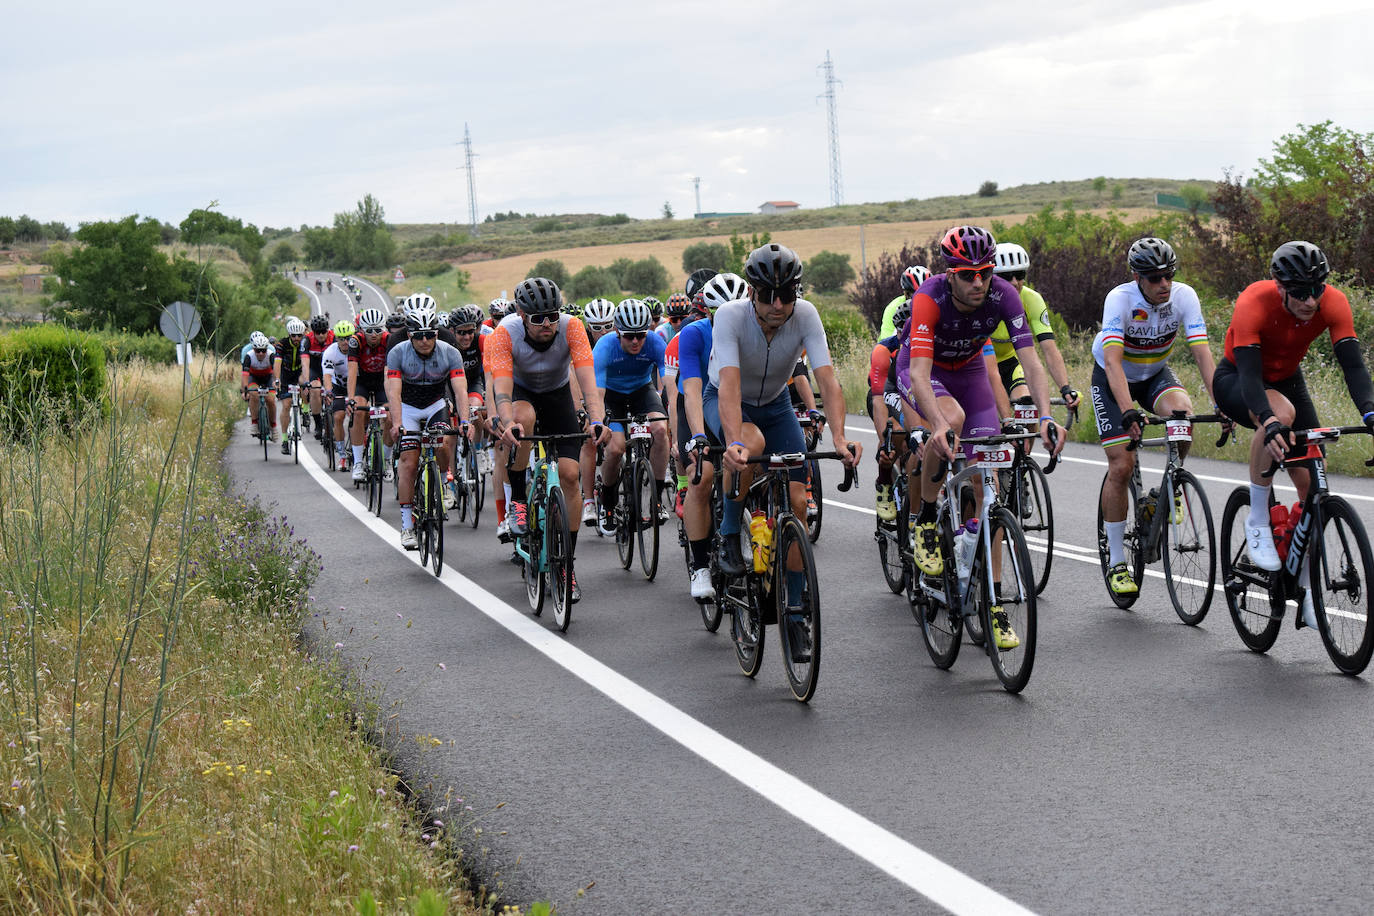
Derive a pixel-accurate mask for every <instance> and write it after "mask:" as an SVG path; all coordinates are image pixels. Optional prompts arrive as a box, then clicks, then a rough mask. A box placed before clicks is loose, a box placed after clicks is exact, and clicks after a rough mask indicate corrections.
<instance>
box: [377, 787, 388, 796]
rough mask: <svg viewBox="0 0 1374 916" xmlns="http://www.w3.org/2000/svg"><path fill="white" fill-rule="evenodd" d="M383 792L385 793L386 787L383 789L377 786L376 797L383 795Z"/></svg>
mask: <svg viewBox="0 0 1374 916" xmlns="http://www.w3.org/2000/svg"><path fill="white" fill-rule="evenodd" d="M385 794H386V789H383V788H380V787H378V789H377V795H378V797H381V796H383V795H385Z"/></svg>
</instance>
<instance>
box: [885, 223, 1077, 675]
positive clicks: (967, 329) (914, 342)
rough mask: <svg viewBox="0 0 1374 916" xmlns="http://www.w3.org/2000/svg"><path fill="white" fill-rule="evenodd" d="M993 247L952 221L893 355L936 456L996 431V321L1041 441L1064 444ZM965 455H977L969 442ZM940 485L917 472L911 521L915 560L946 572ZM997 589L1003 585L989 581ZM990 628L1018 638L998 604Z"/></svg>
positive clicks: (1003, 641) (976, 230) (1000, 639)
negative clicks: (1012, 350)
mask: <svg viewBox="0 0 1374 916" xmlns="http://www.w3.org/2000/svg"><path fill="white" fill-rule="evenodd" d="M996 250H997V242H996V241H995V240H994V239H993V237H992V234H991V233H990V232H988V231H987V230H986V229H982V228H980V227H978V226H955V227H954V228H953V229H950V230H949V231H948V232H946V233H945V235H944V238H942V239H941V240H940V251H941V253H942V254H943V255H944V258H945V263H946V264H947V265H948V266H947V269H946V270H945V272H944V273H943V274H940V275H937V276H933V277H931V278H930V279H929V280H927V281H926V282H925V283H922V284H921V286H920V287H918V288H917V290H916V293H915V294H914V295H913V296H912V297H911V319H910V325H911V332H910V337H909V338H908V340H907V341H906V342H904V346H903V349H902V350H901V351H899V352H898V354H897V360H898V365H897V380H898V383H899V384H900V385H902V386H903V391H902V394H903V396H904V397H905V398H906V399H907V401H908V402H909V403H911V404H912V405H913V406H914V407H915V410H916V412H917V413H918V414H919V415H920V416H921V417H924V418H926V419H927V420H928V421H929V422H930V425H931V443H932V444H933V446H934V449H935V454H936V457H938V458H940V459H944V460H952V459H953V458H954V453H953V451H952V450H951V449H950V447H949V443H948V442H946V441H945V434H946V433H947V432H949V431H951V430H953V431H955V432H956V433H957V435H956V436H955V444H956V447H957V443H958V438H959V436H969V437H974V436H986V435H993V434H995V433H997V432H998V431H999V430H1000V429H1001V425H1002V424H1001V417H1000V416H999V415H998V410H997V402H996V400H995V398H994V396H993V389H992V383H991V379H989V378H988V369H987V363H986V362H985V360H984V359H983V343H984V341H986V340H987V337H988V334H989V333H990V332H991V331H992V329H993V328H995V327H997V324H998V323H999V322H1001V321H1006V322H1007V327H1009V328H1011V329H1012V338H1013V341H1014V345H1015V347H1016V350H1017V352H1018V354H1020V355H1023V357H1024V362H1023V366H1024V367H1025V371H1026V377H1027V380H1028V381H1029V383H1030V389H1031V395H1032V397H1033V398H1034V399H1035V404H1036V406H1037V407H1039V408H1040V436H1041V438H1042V439H1043V441H1044V443H1045V447H1046V448H1047V449H1049V450H1050V451H1051V452H1053V453H1054V454H1058V453H1059V451H1060V450H1061V449H1062V448H1063V447H1064V440H1063V438H1062V437H1060V436H1059V435H1058V431H1057V427H1056V426H1055V422H1054V418H1053V417H1051V416H1050V397H1049V391H1048V389H1047V387H1046V385H1045V370H1044V367H1042V366H1041V365H1040V359H1039V357H1037V356H1036V355H1035V343H1034V340H1033V339H1032V337H1031V334H1030V329H1029V328H1028V327H1027V325H1026V313H1025V310H1024V309H1023V308H1022V307H1021V297H1020V296H1019V295H1017V293H1016V289H1015V288H1014V287H1013V286H1012V285H1011V284H1010V283H1008V282H1007V281H1006V280H1003V279H1001V278H1000V277H996V276H994V275H993V272H992V268H993V259H994V257H995V253H996ZM908 428H912V427H908ZM913 444H915V443H913ZM912 450H913V451H915V449H912ZM927 454H929V452H927ZM964 454H965V457H967V458H969V459H972V458H973V457H974V453H973V450H972V449H971V448H969V447H968V446H965V447H964ZM940 487H941V482H940V481H938V480H931V479H930V475H929V474H924V473H923V474H921V475H920V495H921V506H920V510H919V512H918V514H917V517H916V520H915V523H914V524H913V526H912V528H913V532H914V536H915V542H916V543H915V551H914V553H915V557H914V559H915V561H916V565H917V567H919V568H920V570H921V572H924V573H926V574H927V575H932V576H938V575H940V574H941V573H942V572H943V571H944V559H943V557H942V556H941V554H940V538H939V532H938V522H937V521H936V506H935V500H936V497H937V496H938V495H939V491H940ZM974 493H975V495H976V497H977V499H978V511H979V512H981V511H982V504H981V501H982V489H981V488H980V487H975V488H974ZM997 588H1000V583H997V582H994V589H997ZM994 594H999V592H997V591H994ZM992 630H993V633H992V639H993V641H994V643H995V645H996V646H997V647H998V648H999V649H1003V650H1006V649H1014V648H1016V647H1017V646H1019V645H1020V644H1021V640H1020V638H1019V637H1018V636H1017V635H1016V633H1015V631H1013V630H1012V628H1011V624H1010V622H1009V621H1008V620H1007V615H1006V613H1005V612H1004V611H1003V610H1002V608H1001V606H1000V605H996V606H994V607H993V609H992Z"/></svg>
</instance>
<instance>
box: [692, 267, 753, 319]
mask: <svg viewBox="0 0 1374 916" xmlns="http://www.w3.org/2000/svg"><path fill="white" fill-rule="evenodd" d="M748 295H749V284H747V283H745V282H744V278H743V277H741V276H740V275H739V274H716V275H715V276H714V277H712V278H711V279H710V280H709V281H707V283H706V285H705V286H704V287H702V289H701V298H702V300H703V301H704V302H705V304H706V307H707V308H708V309H710V310H711V311H712V312H714V311H715V310H716V309H718V308H720V307H721V306H722V305H724V304H725V303H727V302H733V301H734V300H736V299H743V298H744V297H745V296H748Z"/></svg>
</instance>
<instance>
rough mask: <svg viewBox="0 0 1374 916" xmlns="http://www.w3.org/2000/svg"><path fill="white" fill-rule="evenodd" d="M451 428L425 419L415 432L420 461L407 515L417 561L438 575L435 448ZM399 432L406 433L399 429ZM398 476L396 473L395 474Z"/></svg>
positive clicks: (440, 497) (440, 530) (439, 476)
mask: <svg viewBox="0 0 1374 916" xmlns="http://www.w3.org/2000/svg"><path fill="white" fill-rule="evenodd" d="M450 432H451V430H450V428H449V425H448V424H447V423H428V424H426V425H425V426H424V427H423V428H422V429H420V431H419V432H417V433H410V434H409V435H413V436H417V437H418V438H419V443H420V461H419V464H418V466H417V467H416V470H415V493H414V495H413V496H412V498H411V517H412V518H413V519H414V521H415V538H416V540H417V541H418V542H419V547H420V565H421V566H429V567H430V568H431V569H433V570H434V575H435V576H436V577H437V576H439V575H440V574H441V573H442V572H443V569H444V474H443V472H442V471H440V470H439V454H438V450H439V448H440V447H441V446H443V444H444V438H445V437H446V436H448V435H449V434H450ZM401 435H403V436H404V435H407V433H406V432H405V431H402V433H401ZM397 476H398V477H399V476H400V475H397Z"/></svg>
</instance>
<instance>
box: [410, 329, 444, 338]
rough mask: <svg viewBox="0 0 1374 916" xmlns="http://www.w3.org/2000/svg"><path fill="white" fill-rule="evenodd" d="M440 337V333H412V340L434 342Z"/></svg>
mask: <svg viewBox="0 0 1374 916" xmlns="http://www.w3.org/2000/svg"><path fill="white" fill-rule="evenodd" d="M438 336H439V332H438V331H412V332H411V335H410V339H411V340H433V339H434V338H436V337H438Z"/></svg>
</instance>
